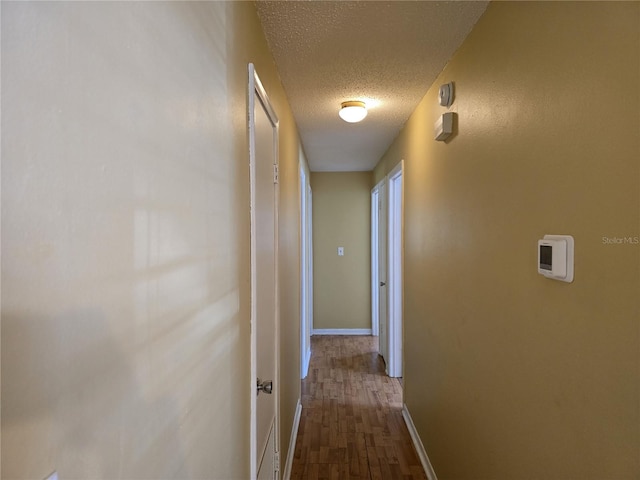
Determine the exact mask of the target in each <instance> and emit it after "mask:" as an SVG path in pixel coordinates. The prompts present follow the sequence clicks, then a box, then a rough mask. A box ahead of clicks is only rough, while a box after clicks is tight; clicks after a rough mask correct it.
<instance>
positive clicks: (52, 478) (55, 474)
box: [44, 472, 58, 480]
mask: <svg viewBox="0 0 640 480" xmlns="http://www.w3.org/2000/svg"><path fill="white" fill-rule="evenodd" d="M44 480H58V472H53V473H52V474H51V475H49V476H48V477H47V478H45V479H44Z"/></svg>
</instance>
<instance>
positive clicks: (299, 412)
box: [282, 399, 302, 480]
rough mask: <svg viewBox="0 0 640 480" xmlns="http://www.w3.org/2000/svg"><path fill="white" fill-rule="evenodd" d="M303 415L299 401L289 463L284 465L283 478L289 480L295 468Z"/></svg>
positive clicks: (288, 458)
mask: <svg viewBox="0 0 640 480" xmlns="http://www.w3.org/2000/svg"><path fill="white" fill-rule="evenodd" d="M301 415H302V403H300V399H298V406H297V407H296V414H295V416H294V417H293V426H292V427H291V438H289V451H288V452H287V461H286V462H285V464H284V473H283V475H282V478H283V479H284V480H289V479H290V478H291V467H292V466H293V455H294V454H295V451H296V439H297V438H298V427H299V426H300V416H301Z"/></svg>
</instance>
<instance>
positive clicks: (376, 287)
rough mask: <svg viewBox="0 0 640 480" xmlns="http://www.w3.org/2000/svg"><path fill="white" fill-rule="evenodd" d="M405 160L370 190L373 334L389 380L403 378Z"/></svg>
mask: <svg viewBox="0 0 640 480" xmlns="http://www.w3.org/2000/svg"><path fill="white" fill-rule="evenodd" d="M403 168H404V161H400V163H398V165H397V166H396V167H395V168H394V169H393V170H392V171H391V172H390V173H389V175H387V176H386V177H385V178H384V179H383V180H381V181H380V182H379V183H378V184H377V185H376V186H375V187H374V188H373V190H372V191H371V311H372V331H373V332H377V334H378V343H379V347H378V348H379V353H380V356H381V357H382V359H383V360H384V362H385V371H386V373H387V375H389V376H390V377H398V378H400V377H402V355H403V354H402V344H403V333H402V332H403V326H402V241H403V240H402V208H403V203H402V198H403Z"/></svg>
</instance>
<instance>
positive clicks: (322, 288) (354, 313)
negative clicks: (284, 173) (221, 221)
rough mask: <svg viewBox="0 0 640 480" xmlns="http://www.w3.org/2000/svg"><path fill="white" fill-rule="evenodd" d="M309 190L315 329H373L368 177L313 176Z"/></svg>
mask: <svg viewBox="0 0 640 480" xmlns="http://www.w3.org/2000/svg"><path fill="white" fill-rule="evenodd" d="M311 189H312V191H313V328H314V329H336V328H337V329H345V328H347V329H350V328H357V329H362V328H371V236H370V235H371V233H370V231H371V172H312V173H311ZM338 247H344V256H342V257H339V256H338V254H337V248H338Z"/></svg>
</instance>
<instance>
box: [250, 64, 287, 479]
mask: <svg viewBox="0 0 640 480" xmlns="http://www.w3.org/2000/svg"><path fill="white" fill-rule="evenodd" d="M256 100H257V101H258V102H261V103H262V105H263V107H264V109H265V112H266V113H267V115H268V117H269V119H270V120H271V123H272V124H273V126H274V149H275V152H274V162H275V164H274V183H276V185H275V199H274V217H275V226H274V228H275V232H274V233H275V239H274V265H275V272H274V275H275V279H274V281H275V299H274V300H275V332H274V333H275V343H276V344H275V345H274V348H275V370H276V371H275V377H274V379H273V382H274V393H273V395H274V396H275V398H274V401H275V420H274V425H273V428H274V429H275V432H274V439H275V451H276V452H279V451H280V437H279V431H278V430H279V429H278V422H279V419H280V398H279V390H280V345H279V338H280V332H279V329H280V302H279V296H280V295H279V281H278V203H279V187H278V185H277V182H275V179H276V177H277V168H278V117H277V115H276V113H275V111H274V109H273V107H272V105H271V102H270V101H269V97H268V95H267V92H266V91H265V89H264V87H263V86H262V82H261V81H260V78H259V77H258V74H257V73H256V71H255V67H254V65H253V64H252V63H250V64H249V82H248V119H249V183H250V206H251V214H250V215H251V220H250V222H251V240H250V242H251V368H250V371H251V375H250V378H249V393H250V398H251V401H250V447H249V449H250V451H249V460H250V478H251V479H255V478H257V474H258V466H259V465H258V462H259V458H258V451H257V431H256V418H257V407H256V396H257V395H256V393H257V391H256V378H257V373H256V372H257V365H256V357H257V354H256V352H257V341H256V340H257V339H256V330H257V329H256V320H257V308H256V298H257V297H256V294H257V287H258V285H257V245H256V228H257V224H256V145H255V110H254V109H255V106H256Z"/></svg>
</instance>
